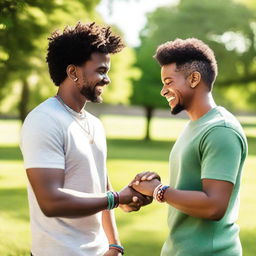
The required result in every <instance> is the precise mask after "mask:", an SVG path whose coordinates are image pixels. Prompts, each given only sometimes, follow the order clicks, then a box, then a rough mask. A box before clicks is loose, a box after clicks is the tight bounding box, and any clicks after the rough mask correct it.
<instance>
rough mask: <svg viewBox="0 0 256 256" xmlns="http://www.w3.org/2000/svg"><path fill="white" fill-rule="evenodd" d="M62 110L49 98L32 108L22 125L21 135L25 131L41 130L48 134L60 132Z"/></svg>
mask: <svg viewBox="0 0 256 256" xmlns="http://www.w3.org/2000/svg"><path fill="white" fill-rule="evenodd" d="M63 114H65V112H63V110H62V109H61V108H60V106H59V105H58V102H57V101H55V99H54V98H49V99H47V100H46V101H44V102H42V103H41V104H40V105H38V106H37V107H36V108H34V109H33V110H32V111H31V112H30V113H29V114H28V115H27V117H26V119H25V121H24V123H23V125H22V130H21V131H22V133H24V132H25V131H28V132H32V131H33V130H35V131H37V132H39V133H40V132H42V131H43V130H45V131H48V132H50V131H51V130H55V131H56V132H58V130H59V131H61V127H62V124H61V120H62V119H63Z"/></svg>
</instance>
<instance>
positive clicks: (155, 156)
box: [108, 139, 174, 161]
mask: <svg viewBox="0 0 256 256" xmlns="http://www.w3.org/2000/svg"><path fill="white" fill-rule="evenodd" d="M173 144H174V141H159V140H158V141H144V140H129V139H108V159H131V160H152V161H168V159H169V154H170V150H171V148H172V146H173Z"/></svg>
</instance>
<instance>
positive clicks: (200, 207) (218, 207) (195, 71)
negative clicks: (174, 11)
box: [130, 38, 247, 256]
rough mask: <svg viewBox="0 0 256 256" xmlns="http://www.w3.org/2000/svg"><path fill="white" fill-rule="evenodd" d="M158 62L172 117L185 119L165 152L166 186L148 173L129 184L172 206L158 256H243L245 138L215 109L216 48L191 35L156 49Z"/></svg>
mask: <svg viewBox="0 0 256 256" xmlns="http://www.w3.org/2000/svg"><path fill="white" fill-rule="evenodd" d="M154 57H155V59H156V60H157V61H158V62H159V64H160V66H161V78H162V82H163V88H162V90H161V95H162V96H163V97H165V98H166V99H167V101H168V102H169V106H170V108H171V112H172V113H173V114H177V113H179V112H180V111H182V110H185V111H186V112H187V114H188V116H189V118H190V121H189V122H188V123H187V125H186V126H185V128H184V130H183V131H182V132H181V135H180V136H179V138H178V139H177V141H176V143H175V144H174V146H173V148H172V151H171V154H170V184H169V186H163V185H162V184H161V183H160V181H158V180H157V179H154V174H152V173H148V172H147V173H141V174H138V175H137V176H136V177H135V179H134V180H133V182H131V184H130V185H131V186H133V188H134V189H136V190H137V191H138V192H140V193H142V194H145V195H149V196H152V195H153V196H154V198H155V199H156V200H157V201H159V202H166V203H167V204H168V205H169V213H168V225H169V228H170V233H169V236H168V238H167V240H166V242H165V244H164V246H163V248H162V252H161V256H240V255H242V249H241V244H240V240H239V227H238V226H237V224H235V222H236V220H237V216H238V206H239V196H238V194H239V187H240V182H241V173H242V167H243V164H244V160H245V158H246V155H247V141H246V137H245V135H244V132H243V130H242V127H241V125H240V124H239V122H238V121H237V120H236V118H235V117H234V116H233V115H232V114H231V113H230V112H228V111H227V110H226V109H225V108H223V107H220V106H216V104H215V102H214V99H213V97H212V93H211V91H212V86H213V83H214V81H215V78H216V75H217V64H216V60H215V57H214V53H213V51H212V50H211V49H210V48H209V47H208V46H207V45H206V44H204V43H203V42H202V41H200V40H197V39H195V38H190V39H186V40H181V39H176V40H175V41H171V42H167V43H165V44H163V45H160V46H159V47H158V49H157V51H156V54H155V56H154Z"/></svg>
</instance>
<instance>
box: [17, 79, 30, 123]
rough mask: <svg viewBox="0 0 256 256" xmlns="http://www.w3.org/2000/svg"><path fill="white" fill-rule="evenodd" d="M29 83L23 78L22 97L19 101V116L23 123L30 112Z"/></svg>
mask: <svg viewBox="0 0 256 256" xmlns="http://www.w3.org/2000/svg"><path fill="white" fill-rule="evenodd" d="M28 101H29V84H28V81H27V79H26V78H23V79H22V89H21V97H20V102H19V106H18V109H19V118H20V120H21V122H22V123H23V122H24V120H25V118H26V116H27V114H28Z"/></svg>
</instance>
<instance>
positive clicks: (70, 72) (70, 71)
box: [66, 64, 78, 82]
mask: <svg viewBox="0 0 256 256" xmlns="http://www.w3.org/2000/svg"><path fill="white" fill-rule="evenodd" d="M66 72H67V76H68V78H69V79H71V80H72V81H74V82H76V81H77V80H78V77H77V69H76V66H75V65H73V64H71V65H68V66H67V69H66Z"/></svg>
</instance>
